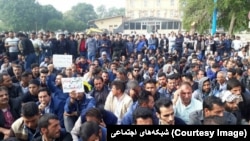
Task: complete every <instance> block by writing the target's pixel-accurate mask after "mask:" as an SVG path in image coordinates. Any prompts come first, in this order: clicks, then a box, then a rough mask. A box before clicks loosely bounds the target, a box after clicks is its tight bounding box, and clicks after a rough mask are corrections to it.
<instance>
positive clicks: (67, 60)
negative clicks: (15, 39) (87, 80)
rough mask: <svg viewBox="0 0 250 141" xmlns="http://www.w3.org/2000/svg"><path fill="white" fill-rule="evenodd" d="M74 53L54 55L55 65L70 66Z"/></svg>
mask: <svg viewBox="0 0 250 141" xmlns="http://www.w3.org/2000/svg"><path fill="white" fill-rule="evenodd" d="M72 63H73V62H72V55H59V54H55V55H53V64H54V66H55V67H59V68H60V67H70V66H71V65H72Z"/></svg>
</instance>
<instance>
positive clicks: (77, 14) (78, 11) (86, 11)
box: [65, 3, 97, 22]
mask: <svg viewBox="0 0 250 141" xmlns="http://www.w3.org/2000/svg"><path fill="white" fill-rule="evenodd" d="M65 17H66V18H69V19H73V20H74V21H83V22H88V21H89V20H93V19H96V18H97V15H96V13H95V11H94V7H93V5H91V4H86V3H79V4H78V5H76V6H73V7H72V9H71V10H70V11H68V12H67V14H66V16H65Z"/></svg>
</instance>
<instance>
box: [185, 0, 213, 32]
mask: <svg viewBox="0 0 250 141" xmlns="http://www.w3.org/2000/svg"><path fill="white" fill-rule="evenodd" d="M180 3H181V4H180V9H182V11H183V23H182V24H183V27H184V28H185V29H187V30H189V29H190V28H191V24H192V23H193V22H195V23H197V27H196V29H197V30H198V31H199V32H201V33H203V32H204V31H206V30H207V29H209V28H210V23H211V19H212V11H213V0H202V2H201V1H200V0H180Z"/></svg>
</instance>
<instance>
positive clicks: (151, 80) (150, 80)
mask: <svg viewBox="0 0 250 141" xmlns="http://www.w3.org/2000/svg"><path fill="white" fill-rule="evenodd" d="M152 83H153V84H156V81H155V80H154V79H146V80H145V81H144V85H146V84H152Z"/></svg>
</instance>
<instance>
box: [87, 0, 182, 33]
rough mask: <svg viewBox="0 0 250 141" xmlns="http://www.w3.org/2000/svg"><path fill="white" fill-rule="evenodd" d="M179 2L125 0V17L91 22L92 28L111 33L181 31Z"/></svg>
mask: <svg viewBox="0 0 250 141" xmlns="http://www.w3.org/2000/svg"><path fill="white" fill-rule="evenodd" d="M179 5H180V3H179V0H126V6H125V17H123V16H116V17H110V18H104V19H97V20H93V21H91V22H89V23H92V26H90V27H94V26H93V25H95V26H96V27H97V28H99V29H106V30H107V31H109V32H111V33H117V32H122V33H125V34H130V33H138V34H147V33H155V32H157V33H170V32H171V31H174V32H177V31H179V30H181V29H182V24H181V17H182V13H181V11H180V10H179Z"/></svg>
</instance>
